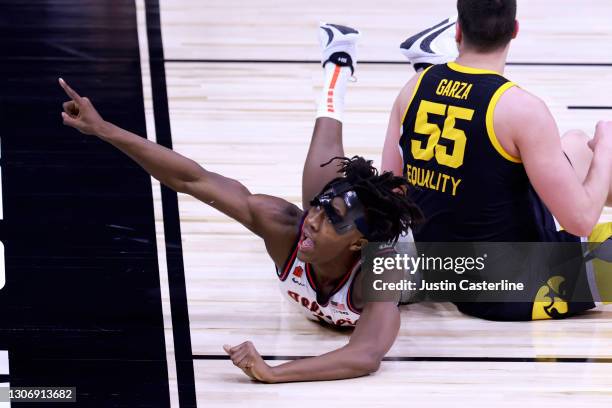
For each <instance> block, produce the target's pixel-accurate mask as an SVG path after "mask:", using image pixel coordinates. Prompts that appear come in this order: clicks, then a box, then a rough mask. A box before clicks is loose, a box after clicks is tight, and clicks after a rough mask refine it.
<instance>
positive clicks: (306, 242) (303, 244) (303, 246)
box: [298, 231, 314, 251]
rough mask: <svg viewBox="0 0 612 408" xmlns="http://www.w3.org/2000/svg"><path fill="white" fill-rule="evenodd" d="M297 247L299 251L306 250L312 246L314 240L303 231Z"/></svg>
mask: <svg viewBox="0 0 612 408" xmlns="http://www.w3.org/2000/svg"><path fill="white" fill-rule="evenodd" d="M298 248H299V249H300V251H308V250H311V249H313V248H314V241H313V240H312V238H310V237H309V236H308V234H307V233H306V232H305V231H303V232H302V238H301V239H300V243H299V244H298Z"/></svg>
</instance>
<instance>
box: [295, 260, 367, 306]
mask: <svg viewBox="0 0 612 408" xmlns="http://www.w3.org/2000/svg"><path fill="white" fill-rule="evenodd" d="M359 262H360V259H357V260H356V261H355V262H354V263H353V264H352V266H351V267H350V268H349V270H348V271H347V272H346V273H345V274H344V276H343V277H342V279H340V281H339V282H338V283H337V284H336V286H335V287H334V289H333V290H332V291H331V292H330V293H329V296H328V297H327V299H326V301H325V302H320V298H319V290H318V289H317V284H316V281H315V280H314V276H313V275H314V273H313V267H312V265H311V264H306V278H307V279H306V280H307V281H308V283H309V284H310V287H311V288H312V290H314V291H315V293H316V294H317V303H318V304H319V306H321V307H326V306H327V305H328V304H329V301H330V299H331V298H332V297H333V296H334V295H335V294H336V293H338V291H339V290H340V289H342V287H343V286H344V285H345V284H346V282H347V281H348V280H349V278H350V277H351V275H352V274H353V271H354V270H355V267H356V266H357V264H358V263H359ZM349 289H350V288H349Z"/></svg>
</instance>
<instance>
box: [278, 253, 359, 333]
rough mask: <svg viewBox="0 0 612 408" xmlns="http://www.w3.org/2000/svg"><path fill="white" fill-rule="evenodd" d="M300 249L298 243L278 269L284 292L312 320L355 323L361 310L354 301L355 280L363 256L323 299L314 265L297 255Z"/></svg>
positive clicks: (349, 324)
mask: <svg viewBox="0 0 612 408" xmlns="http://www.w3.org/2000/svg"><path fill="white" fill-rule="evenodd" d="M297 249H298V248H297V245H296V246H295V248H294V250H293V252H292V254H291V257H289V259H288V260H287V262H286V264H285V268H284V269H283V270H282V271H277V274H278V277H279V279H280V289H281V292H282V293H283V296H284V297H286V298H287V300H288V301H289V303H290V304H293V305H295V306H296V307H297V308H298V309H299V310H301V311H302V313H303V314H304V315H305V316H306V317H307V318H308V319H310V320H314V321H324V322H326V323H328V324H332V325H335V326H344V327H351V326H355V324H356V323H357V320H358V319H359V315H360V314H361V310H360V309H358V308H356V307H355V306H354V303H353V299H352V295H353V292H354V290H353V282H354V281H355V277H356V276H357V275H358V274H359V271H360V270H361V260H358V261H357V262H355V264H354V265H353V267H352V268H350V270H348V271H347V272H346V274H345V275H344V277H343V278H342V279H341V280H340V282H339V283H338V285H337V286H336V288H335V289H334V290H333V291H332V292H331V295H330V296H329V299H322V297H321V296H320V295H318V293H317V287H316V281H315V279H314V271H313V267H312V265H310V264H308V263H304V262H302V261H300V260H299V259H298V258H297V252H298V251H297Z"/></svg>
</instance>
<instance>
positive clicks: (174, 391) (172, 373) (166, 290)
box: [136, 0, 179, 408]
mask: <svg viewBox="0 0 612 408" xmlns="http://www.w3.org/2000/svg"><path fill="white" fill-rule="evenodd" d="M136 23H137V26H138V45H139V49H140V69H141V77H142V91H143V97H144V106H145V119H146V125H147V135H148V138H149V139H150V140H152V141H153V142H156V143H157V135H156V133H155V117H154V115H153V93H152V90H151V71H150V67H149V39H148V37H147V19H146V12H145V6H144V0H136ZM151 185H152V187H153V211H154V214H155V236H156V239H157V262H158V268H159V284H160V289H161V304H162V313H163V319H164V336H165V340H166V362H167V364H168V382H169V384H168V385H169V388H170V407H171V408H179V396H178V385H177V376H176V358H175V355H174V337H173V332H172V315H171V310H170V287H169V285H168V265H167V263H166V237H165V234H164V222H163V220H164V214H163V210H162V203H161V185H160V184H159V181H157V180H155V179H154V178H153V177H151ZM157 220H159V222H158V221H157Z"/></svg>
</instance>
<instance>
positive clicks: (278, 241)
mask: <svg viewBox="0 0 612 408" xmlns="http://www.w3.org/2000/svg"><path fill="white" fill-rule="evenodd" d="M59 82H60V85H61V86H62V88H63V89H64V90H65V91H66V94H68V96H69V97H70V98H71V100H70V101H67V102H65V103H64V105H63V108H64V112H62V118H63V121H64V124H65V125H67V126H71V127H73V128H75V129H77V130H79V131H80V132H82V133H85V134H88V135H95V136H98V137H99V138H100V139H102V140H104V141H106V142H108V143H110V144H112V145H113V146H115V147H117V148H118V149H119V150H121V151H122V152H123V153H125V154H126V155H128V156H129V157H130V158H132V159H133V160H134V161H135V162H137V163H138V164H139V165H140V166H142V168H143V169H145V170H146V171H147V172H148V173H149V174H150V175H151V176H153V177H155V178H156V179H157V180H159V181H160V182H161V183H163V184H165V185H166V186H168V187H170V188H171V189H173V190H175V191H178V192H181V193H186V194H189V195H192V196H194V197H195V198H197V199H199V200H200V201H203V202H205V203H207V204H209V205H211V206H212V207H214V208H216V209H218V210H219V211H221V212H223V213H225V214H227V215H228V216H230V217H232V218H234V219H235V220H237V221H238V222H240V223H241V224H243V225H244V226H246V227H247V228H249V229H250V230H251V231H253V232H254V233H256V234H257V235H259V236H261V237H262V238H264V240H266V244H267V246H268V250H269V252H270V255H272V257H273V258H274V260H275V261H277V260H278V263H279V264H282V262H283V260H284V259H285V258H286V256H287V251H289V248H288V246H290V245H291V242H292V240H293V238H294V236H295V234H296V225H297V224H298V223H299V218H300V216H301V211H299V209H298V208H297V207H296V206H294V205H293V204H291V203H289V202H287V201H285V200H282V199H280V198H276V197H270V196H264V195H255V194H251V192H250V191H249V190H248V189H247V188H246V187H245V186H243V185H242V184H241V183H240V182H238V181H236V180H233V179H230V178H227V177H224V176H222V175H220V174H216V173H213V172H210V171H207V170H205V169H204V168H202V167H201V166H200V165H199V164H198V163H196V162H195V161H193V160H191V159H188V158H187V157H184V156H182V155H180V154H178V153H176V152H174V151H172V150H171V149H167V148H165V147H163V146H160V145H158V144H156V143H153V142H151V141H149V140H147V139H145V138H142V137H140V136H138V135H136V134H134V133H131V132H128V131H127V130H124V129H121V128H120V127H118V126H115V125H113V124H112V123H110V122H107V121H105V120H103V119H102V117H101V116H100V115H99V114H98V112H97V111H96V109H95V108H94V106H93V104H92V103H91V101H90V100H89V99H88V98H87V97H81V96H80V95H79V94H78V93H77V92H75V91H74V90H73V89H72V88H70V86H69V85H68V84H67V83H66V82H65V81H63V80H62V79H60V81H59ZM285 241H288V242H289V244H285V243H284V242H285ZM286 247H287V248H286Z"/></svg>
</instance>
